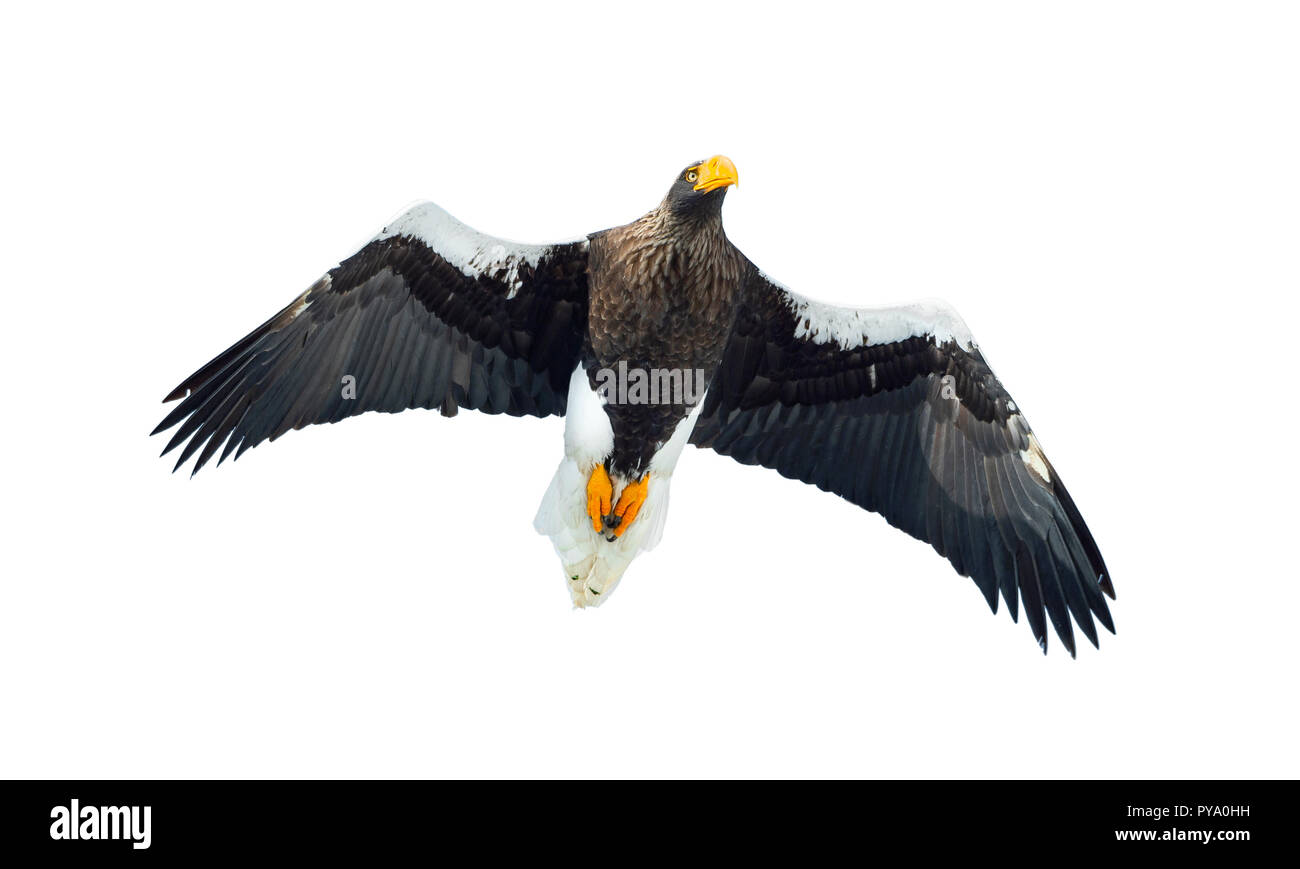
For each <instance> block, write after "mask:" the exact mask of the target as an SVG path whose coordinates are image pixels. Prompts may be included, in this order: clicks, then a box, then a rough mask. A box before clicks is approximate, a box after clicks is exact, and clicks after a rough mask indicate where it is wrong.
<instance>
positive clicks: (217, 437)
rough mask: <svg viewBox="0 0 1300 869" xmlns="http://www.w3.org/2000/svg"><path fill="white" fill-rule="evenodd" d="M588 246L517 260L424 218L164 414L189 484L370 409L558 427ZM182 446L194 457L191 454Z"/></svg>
mask: <svg viewBox="0 0 1300 869" xmlns="http://www.w3.org/2000/svg"><path fill="white" fill-rule="evenodd" d="M586 272H587V242H586V240H585V239H583V240H580V241H575V242H570V243H566V244H557V245H520V244H514V243H511V242H506V241H501V240H499V239H495V238H491V237H489V236H486V235H483V234H481V233H478V232H475V231H474V230H472V229H470V228H469V227H467V226H465V225H464V224H462V223H460V222H459V221H457V220H455V219H454V218H453V217H451V216H450V215H449V214H447V213H446V212H445V211H443V210H442V209H441V208H439V207H438V206H436V205H434V204H432V203H424V204H421V205H417V206H415V207H414V208H412V209H410V210H409V211H407V212H406V213H404V214H403V215H401V217H399V218H398V219H397V220H395V221H394V222H393V223H392V224H391V225H390V226H388V227H387V228H385V229H384V231H383V232H381V233H380V234H379V235H377V236H376V237H375V238H374V239H373V240H372V241H370V242H369V243H368V244H367V245H366V246H365V247H363V248H362V249H361V250H360V251H358V252H357V253H355V254H353V255H352V256H351V257H349V258H348V259H346V260H344V261H343V262H342V263H340V264H339V265H338V266H337V267H336V268H334V269H332V270H330V272H329V273H328V274H326V275H325V276H324V277H322V278H321V279H320V280H319V281H317V282H316V283H315V284H313V285H312V287H311V288H310V289H308V290H307V291H306V292H305V293H303V294H302V295H301V296H299V297H298V298H296V299H294V300H293V301H292V302H291V303H289V305H288V306H287V307H286V308H284V310H282V311H280V313H278V314H276V315H275V316H274V317H272V318H271V319H269V320H267V321H266V322H265V323H263V324H262V325H261V326H259V327H258V328H257V329H255V330H254V331H253V332H251V333H250V334H249V335H247V336H246V337H245V338H244V339H243V340H241V341H239V342H238V343H237V344H235V345H234V346H233V347H231V348H230V349H228V350H226V352H224V353H222V354H221V355H220V356H218V357H217V358H215V359H213V360H212V361H211V362H209V363H208V364H207V365H204V366H203V367H202V368H200V369H199V370H198V371H196V372H195V373H194V374H192V375H190V377H189V378H187V379H186V380H185V381H184V382H183V383H182V384H181V385H180V386H178V387H176V388H175V389H174V390H172V392H171V393H170V394H169V395H168V396H167V398H166V399H164V401H173V400H175V399H178V398H183V399H184V400H183V401H182V402H181V403H180V404H179V405H177V406H176V408H175V409H173V410H172V412H171V413H170V414H168V415H167V417H166V418H165V419H164V420H163V421H162V422H161V423H160V424H159V425H158V427H157V428H156V429H154V432H153V433H154V434H157V433H158V432H161V431H165V430H167V429H169V428H171V427H172V426H174V425H176V424H178V423H180V424H181V425H180V428H179V429H177V431H176V433H175V434H174V435H173V436H172V439H171V441H170V442H169V443H168V444H167V448H166V449H165V450H163V454H164V455H166V454H167V453H168V452H170V451H171V450H173V449H175V448H176V447H178V446H180V445H181V444H182V443H185V448H184V449H183V450H182V451H181V455H180V459H179V460H178V461H177V462H176V467H177V468H179V467H180V466H181V465H182V464H184V463H185V461H186V460H187V459H189V458H190V457H191V456H192V455H194V454H195V453H196V452H197V453H198V460H197V461H196V462H195V464H194V472H195V473H197V472H198V470H199V468H201V467H203V465H204V464H205V463H206V462H207V461H208V459H210V458H211V457H212V456H213V455H214V454H215V453H216V451H217V450H218V449H220V448H221V447H222V445H223V444H224V445H225V448H224V450H223V451H222V453H221V458H220V460H219V461H218V464H220V462H221V461H224V460H225V459H226V457H227V456H229V455H230V454H231V453H232V452H233V453H234V454H235V457H236V458H238V457H239V455H240V454H242V453H243V452H244V450H247V449H249V448H250V447H254V446H257V445H258V444H259V443H261V442H262V441H264V440H268V439H269V440H274V439H275V438H277V437H279V436H280V435H282V434H284V433H285V432H286V431H288V430H289V429H296V428H302V427H303V426H305V425H311V424H313V423H322V422H338V421H339V420H341V419H343V418H344V417H349V416H355V415H357V414H359V413H365V412H366V411H371V410H377V411H381V412H384V413H397V412H398V411H402V410H406V409H407V408H415V407H425V408H434V407H436V408H438V409H439V410H441V411H442V413H444V414H446V415H448V416H450V415H452V414H454V413H455V412H456V410H457V409H458V408H461V407H466V408H470V409H473V410H481V411H484V412H486V413H507V414H511V415H513V416H522V415H525V414H529V415H534V416H547V415H549V414H562V413H564V408H565V402H566V399H567V394H568V384H569V375H570V374H571V373H572V371H573V368H574V366H575V365H577V362H578V356H579V354H580V352H581V347H582V336H583V334H584V332H585V330H586V321H587V276H586ZM186 441H188V443H186Z"/></svg>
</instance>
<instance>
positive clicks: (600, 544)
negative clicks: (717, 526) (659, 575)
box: [533, 366, 704, 607]
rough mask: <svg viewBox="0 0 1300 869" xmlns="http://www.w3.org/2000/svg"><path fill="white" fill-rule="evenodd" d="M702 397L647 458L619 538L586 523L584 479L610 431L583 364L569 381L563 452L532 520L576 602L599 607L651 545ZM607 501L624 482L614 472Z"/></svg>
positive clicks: (609, 445) (658, 535)
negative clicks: (636, 500)
mask: <svg viewBox="0 0 1300 869" xmlns="http://www.w3.org/2000/svg"><path fill="white" fill-rule="evenodd" d="M703 404H704V401H703V396H701V397H700V401H699V403H698V404H697V405H696V406H695V409H694V410H692V411H691V413H690V414H688V415H687V417H686V418H685V419H683V420H682V421H681V422H680V423H678V425H677V428H676V429H675V430H674V431H673V435H672V437H671V438H669V439H668V441H667V442H666V443H664V444H663V445H662V446H661V447H660V448H659V450H658V451H656V453H655V455H654V458H653V459H652V460H651V462H650V469H649V473H650V480H649V484H648V487H647V489H646V499H645V503H644V504H643V505H642V506H641V511H640V513H638V514H637V517H636V520H635V521H633V522H632V524H631V525H630V526H628V528H627V530H626V531H625V532H624V533H623V536H622V537H616V538H614V539H613V540H609V539H607V538H606V537H605V535H603V534H601V533H599V532H598V531H596V529H594V528H593V527H592V524H591V517H589V516H588V515H587V480H588V479H589V478H590V477H591V472H592V471H593V470H594V469H595V468H596V466H597V465H598V464H600V463H602V462H604V460H605V458H606V457H608V456H609V454H610V452H611V451H612V450H613V444H614V433H613V430H612V429H611V428H610V425H609V417H608V416H607V415H606V413H605V408H604V405H603V404H602V402H601V400H600V398H599V397H598V396H597V395H596V393H595V392H594V391H593V390H592V389H591V387H590V384H589V382H588V380H587V375H586V372H585V371H584V370H583V369H582V366H578V368H577V369H575V370H574V372H573V376H572V377H571V378H570V380H569V407H568V413H567V414H566V417H565V424H564V447H565V449H564V453H565V455H564V459H563V460H562V461H561V462H560V466H559V467H558V468H556V470H555V476H554V477H552V478H551V485H550V486H549V487H548V488H547V490H546V494H545V496H543V497H542V503H541V506H540V507H538V508H537V517H536V518H535V519H533V527H534V528H536V529H537V531H538V533H540V534H544V535H546V536H547V537H549V538H551V543H552V544H554V546H555V553H556V554H557V555H558V556H560V564H561V565H562V566H563V568H564V578H565V580H566V582H567V583H568V586H569V594H570V595H572V597H573V603H574V605H575V606H579V607H587V606H599V605H600V604H602V603H604V602H605V601H606V600H608V599H609V595H610V594H611V593H612V592H613V591H614V588H615V586H617V585H618V581H619V580H620V579H622V578H623V573H624V571H626V570H627V568H628V565H630V564H631V563H632V559H633V558H635V557H636V556H637V555H638V554H639V553H641V552H646V551H649V550H651V549H654V547H655V546H656V545H658V543H659V541H660V539H662V538H663V533H664V525H665V523H666V522H667V519H668V490H669V486H670V485H671V483H672V475H673V468H674V467H675V466H676V465H677V459H678V457H679V456H680V455H681V453H682V449H683V448H684V447H685V446H686V443H687V441H689V440H690V437H691V430H692V429H694V428H695V420H696V418H697V417H698V416H699V414H700V408H701V407H702V406H703ZM612 482H613V484H614V493H613V497H614V502H615V503H617V502H618V496H619V495H620V494H621V493H622V490H623V487H624V486H626V485H627V483H628V481H627V480H624V479H620V478H618V477H615V478H613V479H612Z"/></svg>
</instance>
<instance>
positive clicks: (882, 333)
mask: <svg viewBox="0 0 1300 869" xmlns="http://www.w3.org/2000/svg"><path fill="white" fill-rule="evenodd" d="M691 440H692V442H693V443H695V444H697V445H698V446H705V447H711V448H713V449H714V450H716V451H718V452H719V453H722V454H723V455H729V456H732V457H733V458H735V459H736V460H737V461H740V462H742V463H743V464H750V465H752V464H758V465H763V466H765V467H769V468H774V469H775V470H777V471H779V472H780V473H781V474H782V475H784V476H786V477H791V478H794V479H798V480H802V481H804V482H805V483H812V484H813V485H816V486H818V487H819V488H821V489H823V490H826V491H829V492H834V493H836V494H837V495H840V496H841V497H843V498H846V499H848V500H849V501H852V502H853V503H854V504H857V505H859V506H861V507H865V508H866V509H868V510H873V511H875V512H878V513H880V514H882V515H883V516H884V517H885V518H886V519H887V520H888V521H889V522H890V524H892V525H894V526H896V527H898V528H901V529H902V530H904V531H906V532H907V533H908V534H911V535H912V536H913V537H916V538H918V539H920V540H924V541H926V542H928V543H930V544H931V545H932V546H933V547H934V548H935V550H936V551H938V552H939V554H940V555H945V556H947V558H948V560H949V561H951V562H952V564H953V567H955V568H956V569H957V572H958V573H960V574H962V575H964V576H970V577H972V578H973V579H974V580H975V583H976V584H977V585H978V586H979V588H980V590H981V591H982V592H983V593H984V596H985V598H986V599H987V600H988V603H989V606H990V607H991V608H992V609H993V611H994V612H996V611H997V606H998V592H999V590H1000V591H1001V593H1002V597H1003V599H1004V600H1006V602H1007V606H1008V607H1009V608H1010V610H1011V617H1012V618H1013V619H1015V618H1016V616H1017V611H1018V608H1019V603H1020V602H1021V601H1023V602H1024V606H1025V614H1026V616H1027V617H1028V620H1029V624H1030V627H1031V628H1032V629H1033V632H1034V638H1035V639H1036V640H1037V641H1038V642H1039V645H1040V646H1042V648H1043V650H1044V651H1046V650H1047V629H1046V619H1045V618H1044V610H1045V611H1046V615H1047V617H1048V618H1050V619H1051V622H1052V625H1053V627H1054V628H1055V629H1056V633H1057V635H1058V636H1059V637H1060V638H1061V641H1062V642H1063V643H1064V644H1065V647H1066V648H1067V649H1068V650H1069V652H1070V654H1071V655H1073V654H1074V651H1075V647H1074V632H1073V629H1072V628H1071V626H1070V618H1069V614H1071V613H1072V614H1073V615H1074V620H1075V622H1077V623H1078V625H1079V627H1080V629H1082V631H1083V632H1084V634H1085V635H1086V636H1087V637H1088V639H1089V640H1091V641H1092V643H1093V645H1096V644H1097V630H1096V627H1095V626H1094V625H1093V616H1094V615H1095V616H1096V617H1097V620H1098V621H1100V622H1101V623H1102V624H1103V625H1105V626H1106V628H1107V629H1109V630H1110V631H1111V632H1112V633H1113V632H1114V625H1113V623H1112V621H1111V617H1110V613H1109V612H1108V610H1107V608H1106V602H1105V599H1104V598H1103V597H1102V592H1105V593H1106V594H1107V595H1109V596H1110V597H1112V598H1113V597H1114V596H1115V593H1114V589H1113V587H1112V585H1111V581H1110V576H1109V574H1108V573H1107V571H1106V565H1105V563H1104V562H1103V561H1102V558H1101V553H1100V552H1099V551H1098V549H1097V544H1096V543H1095V542H1094V541H1093V538H1092V534H1090V533H1089V531H1088V528H1087V526H1086V525H1084V522H1083V518H1082V517H1081V516H1080V515H1079V511H1078V509H1077V508H1076V507H1075V505H1074V502H1073V501H1072V500H1071V499H1070V495H1069V493H1068V492H1066V490H1065V486H1064V485H1062V483H1061V479H1060V477H1059V476H1058V475H1057V473H1056V470H1055V469H1054V468H1053V467H1052V465H1051V463H1050V462H1048V461H1047V457H1046V456H1044V455H1043V451H1042V448H1041V447H1040V446H1039V444H1038V439H1037V438H1035V437H1034V434H1033V432H1032V431H1031V430H1030V428H1029V424H1028V423H1027V422H1026V421H1025V418H1024V417H1023V416H1022V415H1021V413H1020V410H1019V409H1018V408H1017V407H1016V404H1015V402H1013V401H1012V400H1011V396H1010V395H1008V394H1007V392H1006V390H1005V389H1003V387H1002V384H1001V383H1000V382H999V381H998V379H997V378H996V377H995V376H994V375H993V372H992V371H991V370H990V369H989V367H988V365H987V364H986V363H985V362H984V357H983V356H982V355H981V354H980V351H979V348H978V347H977V346H976V344H975V342H974V340H973V339H972V338H971V335H970V333H969V332H968V331H967V329H966V326H965V324H964V323H963V322H962V321H961V318H960V317H958V316H957V314H956V313H955V312H954V311H953V310H952V309H950V308H948V307H947V306H946V305H943V304H942V303H925V304H919V305H910V306H905V307H897V308H876V309H872V308H866V309H852V308H839V307H835V306H832V305H824V304H820V303H817V302H813V301H810V300H808V299H805V298H803V297H801V296H798V295H796V294H794V293H792V292H790V291H789V290H787V289H786V288H785V287H782V286H780V285H778V284H776V283H775V282H773V281H771V280H770V279H768V278H767V277H765V276H764V275H763V274H762V273H761V272H759V271H758V269H756V268H755V269H753V270H752V271H751V273H750V276H749V278H748V279H747V285H746V296H745V302H744V304H743V306H742V309H741V312H740V315H739V317H738V319H737V322H736V326H735V329H734V331H733V333H732V335H731V337H730V339H729V341H728V344H727V348H726V351H725V354H724V356H723V360H722V365H721V367H720V369H719V370H718V373H717V374H716V376H715V377H714V379H713V382H712V384H711V385H710V387H709V391H708V393H707V395H706V397H705V401H704V407H703V408H702V410H701V414H700V418H699V421H698V422H697V423H696V426H695V430H694V432H693V434H692V438H691Z"/></svg>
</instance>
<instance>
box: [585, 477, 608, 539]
mask: <svg viewBox="0 0 1300 869" xmlns="http://www.w3.org/2000/svg"><path fill="white" fill-rule="evenodd" d="M613 500H614V485H613V484H612V483H610V481H609V474H608V473H607V472H606V471H605V466H604V465H596V470H594V471H592V472H591V477H590V478H589V479H588V480H587V515H588V516H590V517H591V527H592V528H593V529H594V530H595V531H596V533H597V534H599V533H600V529H601V528H602V527H604V522H605V517H606V516H608V515H609V505H610V503H611V502H612V501H613Z"/></svg>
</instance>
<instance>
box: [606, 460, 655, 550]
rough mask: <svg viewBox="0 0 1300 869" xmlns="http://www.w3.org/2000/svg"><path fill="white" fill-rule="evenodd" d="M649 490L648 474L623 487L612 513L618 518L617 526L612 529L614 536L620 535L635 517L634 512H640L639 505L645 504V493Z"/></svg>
mask: <svg viewBox="0 0 1300 869" xmlns="http://www.w3.org/2000/svg"><path fill="white" fill-rule="evenodd" d="M649 490H650V475H649V474H646V475H645V476H644V477H642V478H641V479H640V480H638V481H637V482H635V483H628V484H627V486H625V487H624V488H623V494H621V495H619V496H618V506H616V507H615V508H614V515H615V516H617V517H618V518H619V520H620V521H619V523H618V527H617V528H615V529H614V536H615V537H622V536H623V532H624V531H626V530H627V529H628V526H630V525H631V524H632V522H633V520H635V519H636V514H638V513H640V512H641V506H642V505H643V504H645V499H646V493H647V492H649Z"/></svg>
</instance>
